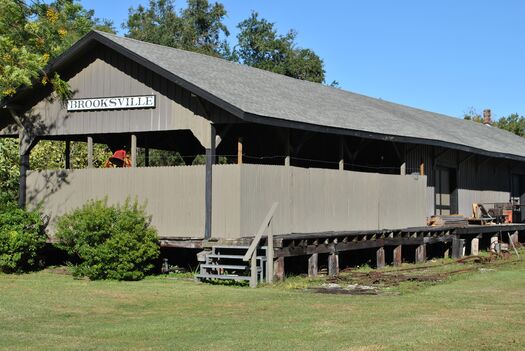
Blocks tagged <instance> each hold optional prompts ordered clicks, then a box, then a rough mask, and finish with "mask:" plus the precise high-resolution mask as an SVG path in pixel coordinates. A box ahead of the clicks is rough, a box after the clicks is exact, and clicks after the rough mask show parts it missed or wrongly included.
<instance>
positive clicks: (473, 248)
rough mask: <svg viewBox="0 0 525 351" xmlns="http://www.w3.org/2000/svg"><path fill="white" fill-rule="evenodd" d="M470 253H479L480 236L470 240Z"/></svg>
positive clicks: (475, 254) (474, 254)
mask: <svg viewBox="0 0 525 351" xmlns="http://www.w3.org/2000/svg"><path fill="white" fill-rule="evenodd" d="M470 254H471V255H472V256H478V255H479V239H478V238H474V239H472V240H471V241H470Z"/></svg>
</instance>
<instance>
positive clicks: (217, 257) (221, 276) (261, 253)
mask: <svg viewBox="0 0 525 351" xmlns="http://www.w3.org/2000/svg"><path fill="white" fill-rule="evenodd" d="M249 248H250V247H249V246H233V245H215V246H212V249H211V252H210V253H207V254H206V256H205V260H204V263H202V264H201V265H200V273H199V274H197V276H196V278H197V279H199V280H203V281H206V280H232V281H250V280H251V279H252V277H251V267H250V262H246V261H244V260H243V258H244V255H245V254H246V252H247V251H248V249H249ZM266 250H267V247H266V246H264V247H260V248H258V249H257V256H256V262H257V265H256V266H257V282H259V283H262V282H264V280H265V279H266V260H267V256H266Z"/></svg>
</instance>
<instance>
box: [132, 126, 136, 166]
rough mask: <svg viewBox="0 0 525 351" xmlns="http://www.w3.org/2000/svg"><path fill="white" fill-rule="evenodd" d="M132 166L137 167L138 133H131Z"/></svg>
mask: <svg viewBox="0 0 525 351" xmlns="http://www.w3.org/2000/svg"><path fill="white" fill-rule="evenodd" d="M131 167H137V135H136V134H131Z"/></svg>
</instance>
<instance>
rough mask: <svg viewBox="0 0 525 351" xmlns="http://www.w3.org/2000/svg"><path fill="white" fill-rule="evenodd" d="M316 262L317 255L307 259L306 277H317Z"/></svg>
mask: <svg viewBox="0 0 525 351" xmlns="http://www.w3.org/2000/svg"><path fill="white" fill-rule="evenodd" d="M318 262H319V254H316V253H314V254H312V255H310V257H308V277H310V278H314V277H317V274H318V270H319V269H318Z"/></svg>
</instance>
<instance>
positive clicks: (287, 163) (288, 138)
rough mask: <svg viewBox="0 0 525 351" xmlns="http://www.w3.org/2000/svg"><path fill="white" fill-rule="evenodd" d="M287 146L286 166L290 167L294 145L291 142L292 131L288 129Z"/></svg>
mask: <svg viewBox="0 0 525 351" xmlns="http://www.w3.org/2000/svg"><path fill="white" fill-rule="evenodd" d="M285 142H286V145H285V153H286V156H285V157H284V165H285V166H288V167H289V166H290V165H291V159H290V158H291V154H292V145H291V142H290V130H289V129H288V130H287V131H286V141H285Z"/></svg>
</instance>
